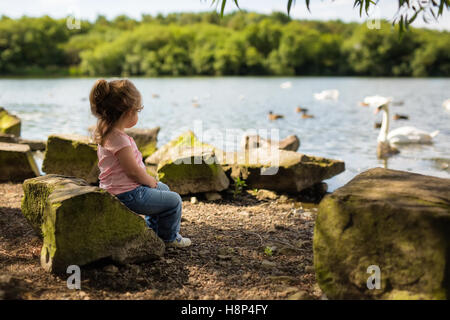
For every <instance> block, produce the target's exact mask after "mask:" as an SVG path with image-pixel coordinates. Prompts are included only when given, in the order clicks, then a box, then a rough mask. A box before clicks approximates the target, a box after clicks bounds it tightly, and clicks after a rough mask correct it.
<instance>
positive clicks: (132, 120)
mask: <svg viewBox="0 0 450 320" xmlns="http://www.w3.org/2000/svg"><path fill="white" fill-rule="evenodd" d="M138 120H139V117H138V111H137V110H131V111H130V112H128V113H127V114H126V116H125V119H124V127H125V128H131V127H133V126H135V125H136V123H137V122H138Z"/></svg>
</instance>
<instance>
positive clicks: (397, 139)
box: [375, 98, 439, 157]
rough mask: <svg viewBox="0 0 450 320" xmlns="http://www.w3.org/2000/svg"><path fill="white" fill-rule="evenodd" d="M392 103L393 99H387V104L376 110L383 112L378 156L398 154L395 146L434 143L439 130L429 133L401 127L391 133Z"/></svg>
mask: <svg viewBox="0 0 450 320" xmlns="http://www.w3.org/2000/svg"><path fill="white" fill-rule="evenodd" d="M391 101H392V99H391V98H386V100H385V103H384V104H382V105H379V106H378V107H377V108H376V109H375V113H378V112H379V111H383V122H382V123H381V129H380V134H379V135H378V138H377V141H378V144H379V146H378V149H380V150H378V151H377V153H378V156H379V157H384V156H386V155H390V154H393V153H398V150H396V149H395V148H394V145H400V144H428V143H432V142H433V141H432V140H433V138H434V137H435V136H436V135H437V134H438V133H439V131H438V130H437V131H434V132H432V133H428V132H425V131H423V130H419V129H417V128H414V127H401V128H397V129H395V130H392V131H391V132H389V103H390V102H391ZM380 145H381V146H380Z"/></svg>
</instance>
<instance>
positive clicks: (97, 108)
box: [89, 79, 142, 146]
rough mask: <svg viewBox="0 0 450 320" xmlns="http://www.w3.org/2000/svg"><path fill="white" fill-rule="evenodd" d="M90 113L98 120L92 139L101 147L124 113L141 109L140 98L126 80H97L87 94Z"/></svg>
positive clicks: (132, 85)
mask: <svg viewBox="0 0 450 320" xmlns="http://www.w3.org/2000/svg"><path fill="white" fill-rule="evenodd" d="M89 102H90V103H91V112H92V114H93V115H94V116H95V117H96V118H97V119H98V120H97V127H96V128H95V131H94V134H93V138H94V141H95V142H96V143H98V144H100V145H101V146H103V144H104V142H105V137H106V135H107V134H108V133H110V132H111V130H112V128H113V126H114V124H115V123H116V122H117V120H119V118H120V117H121V116H122V114H124V113H125V112H129V111H131V110H135V111H139V110H140V109H142V106H141V102H142V97H141V94H140V93H139V91H138V90H137V89H136V87H135V86H134V84H133V83H132V82H131V81H130V80H127V79H124V80H112V81H110V82H108V81H106V80H105V79H99V80H97V81H96V82H95V83H94V86H93V87H92V89H91V93H90V94H89Z"/></svg>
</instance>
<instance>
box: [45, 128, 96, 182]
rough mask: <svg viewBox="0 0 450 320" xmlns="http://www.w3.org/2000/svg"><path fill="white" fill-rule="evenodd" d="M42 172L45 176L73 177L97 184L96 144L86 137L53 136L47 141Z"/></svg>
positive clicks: (71, 135)
mask: <svg viewBox="0 0 450 320" xmlns="http://www.w3.org/2000/svg"><path fill="white" fill-rule="evenodd" d="M42 171H43V172H45V173H47V174H60V175H65V176H73V177H77V178H81V179H84V180H86V181H87V182H88V183H97V182H98V175H99V173H100V170H99V168H98V157H97V144H95V143H93V142H92V141H91V139H89V138H88V137H86V136H81V135H74V134H54V135H50V136H49V137H48V140H47V148H46V150H45V155H44V162H43V164H42Z"/></svg>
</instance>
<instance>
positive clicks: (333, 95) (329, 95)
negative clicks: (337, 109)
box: [314, 89, 339, 100]
mask: <svg viewBox="0 0 450 320" xmlns="http://www.w3.org/2000/svg"><path fill="white" fill-rule="evenodd" d="M314 98H316V100H337V99H338V98H339V91H338V90H336V89H331V90H323V91H322V92H319V93H314Z"/></svg>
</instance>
